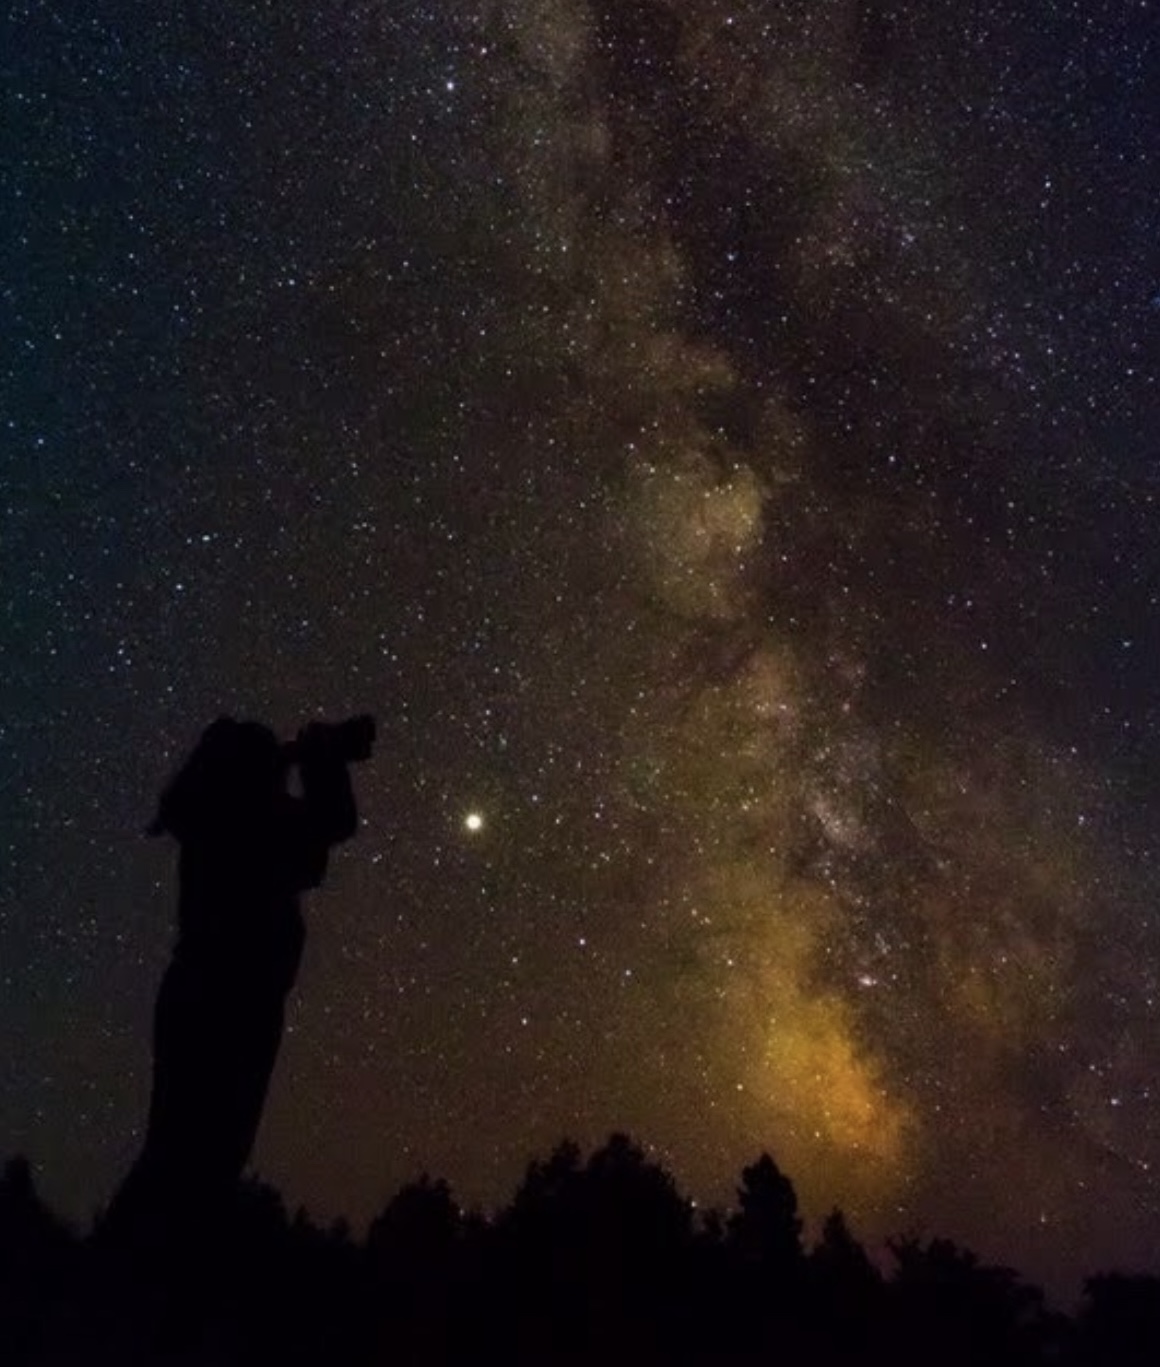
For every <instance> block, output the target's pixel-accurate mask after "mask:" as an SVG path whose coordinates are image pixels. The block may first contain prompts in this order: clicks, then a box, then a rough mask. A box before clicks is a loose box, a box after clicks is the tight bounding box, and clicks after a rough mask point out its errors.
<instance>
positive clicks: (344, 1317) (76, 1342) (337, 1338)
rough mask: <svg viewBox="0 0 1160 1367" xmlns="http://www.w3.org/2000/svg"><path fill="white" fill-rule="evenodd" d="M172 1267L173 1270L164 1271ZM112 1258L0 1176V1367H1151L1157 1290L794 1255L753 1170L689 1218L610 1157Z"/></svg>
mask: <svg viewBox="0 0 1160 1367" xmlns="http://www.w3.org/2000/svg"><path fill="white" fill-rule="evenodd" d="M181 1252H182V1251H181V1250H179V1251H178V1253H179V1255H180V1254H181ZM184 1254H185V1255H186V1256H184V1257H182V1256H178V1257H177V1258H176V1259H175V1260H174V1261H173V1262H172V1263H170V1264H168V1265H165V1264H164V1263H163V1262H162V1263H157V1264H156V1265H149V1264H144V1265H143V1264H142V1263H141V1262H140V1261H138V1262H136V1263H134V1262H131V1261H126V1260H125V1259H123V1258H119V1257H115V1256H113V1254H111V1253H110V1251H109V1250H108V1249H107V1248H106V1247H104V1246H103V1245H102V1243H101V1239H100V1237H99V1229H98V1231H97V1233H96V1235H93V1234H89V1235H87V1236H86V1237H80V1236H78V1235H77V1234H76V1233H75V1232H73V1231H71V1230H69V1229H68V1228H67V1227H66V1226H65V1225H64V1224H63V1223H62V1222H61V1221H60V1220H59V1219H57V1217H56V1216H55V1215H54V1214H53V1213H52V1212H51V1211H50V1210H49V1209H48V1208H47V1207H46V1206H45V1205H44V1203H43V1202H42V1201H41V1200H40V1199H39V1197H38V1195H37V1193H36V1191H35V1187H34V1183H33V1180H32V1176H31V1172H30V1169H29V1165H28V1163H27V1162H26V1161H25V1160H24V1159H21V1158H17V1159H12V1160H10V1161H9V1162H8V1164H7V1165H6V1167H5V1169H4V1172H3V1176H2V1177H0V1362H3V1363H5V1364H13V1367H15V1364H20V1363H37V1364H40V1363H44V1364H49V1363H52V1364H57V1363H61V1364H64V1363H73V1362H76V1363H86V1364H90V1363H104V1362H118V1363H130V1362H140V1363H147V1362H153V1361H156V1362H159V1363H160V1362H183V1363H203V1362H204V1363H207V1364H208V1363H214V1364H218V1363H235V1362H236V1363H239V1364H240V1363H252V1362H263V1361H270V1362H279V1363H282V1364H288V1365H294V1364H308V1363H309V1364H315V1363H317V1364H326V1367H332V1365H333V1367H344V1365H345V1364H372V1363H376V1364H377V1363H381V1364H416V1365H417V1364H423V1365H424V1367H428V1365H430V1367H440V1365H441V1364H469V1363H470V1364H478V1363H481V1362H485V1363H491V1362H495V1363H505V1364H515V1365H517V1367H523V1365H524V1364H526V1365H527V1367H532V1365H533V1364H535V1365H536V1367H553V1365H554V1364H561V1365H563V1364H568V1365H569V1367H583V1365H586V1364H602V1367H608V1365H610V1364H632V1367H651V1365H652V1364H662V1363H663V1364H670V1363H671V1364H674V1365H675V1367H677V1365H680V1364H689V1367H695V1365H696V1364H735V1365H736V1367H748V1364H758V1363H762V1364H786V1365H787V1367H794V1365H796V1364H803V1367H804V1365H805V1364H809V1367H847V1365H849V1367H854V1364H876V1363H884V1364H892V1365H894V1367H920V1364H921V1367H930V1365H931V1364H939V1367H967V1365H968V1364H970V1365H971V1367H976V1365H977V1367H983V1365H984V1364H985V1367H1024V1365H1025V1364H1027V1365H1030V1364H1049V1363H1050V1364H1059V1367H1096V1365H1097V1364H1098V1365H1099V1367H1121V1365H1124V1367H1126V1365H1127V1364H1132V1367H1136V1365H1137V1364H1140V1365H1141V1367H1142V1364H1145V1363H1147V1364H1149V1367H1154V1364H1156V1363H1157V1362H1160V1279H1157V1278H1154V1277H1147V1276H1124V1275H1120V1274H1108V1275H1103V1276H1096V1277H1093V1278H1091V1279H1090V1280H1089V1281H1088V1282H1087V1283H1086V1284H1085V1292H1084V1298H1083V1301H1082V1304H1081V1306H1080V1308H1079V1310H1078V1311H1077V1313H1076V1314H1075V1315H1074V1316H1065V1315H1062V1314H1059V1313H1057V1312H1053V1311H1049V1310H1048V1309H1047V1308H1046V1307H1045V1303H1044V1298H1043V1295H1042V1292H1041V1291H1040V1290H1039V1289H1038V1288H1036V1287H1035V1286H1033V1285H1030V1284H1029V1283H1027V1282H1025V1281H1023V1280H1022V1279H1021V1278H1020V1277H1019V1276H1018V1274H1017V1273H1015V1272H1014V1271H1012V1270H1011V1269H1009V1268H1005V1267H992V1266H987V1265H985V1264H983V1263H982V1262H981V1261H980V1260H979V1259H978V1258H977V1257H976V1256H975V1255H974V1254H972V1253H971V1252H969V1251H968V1250H966V1249H963V1248H960V1247H958V1246H956V1245H955V1244H953V1243H951V1242H949V1241H947V1240H943V1239H933V1240H931V1241H929V1242H923V1241H920V1240H916V1239H898V1240H896V1241H893V1242H892V1243H891V1244H890V1245H889V1266H888V1268H887V1269H886V1270H885V1271H884V1270H882V1269H881V1268H879V1267H878V1266H876V1265H875V1263H874V1262H873V1261H872V1260H871V1259H870V1258H869V1257H868V1256H867V1254H866V1252H865V1250H864V1249H863V1248H862V1246H861V1245H860V1244H859V1243H858V1241H857V1240H856V1239H855V1238H854V1237H853V1235H852V1234H851V1232H850V1230H849V1228H848V1226H847V1224H846V1221H845V1219H844V1218H843V1216H842V1214H841V1213H840V1212H839V1211H835V1212H834V1213H833V1214H832V1215H831V1216H830V1217H829V1219H828V1220H827V1221H826V1222H825V1225H824V1227H823V1230H822V1233H821V1237H820V1239H819V1240H818V1241H817V1243H816V1244H814V1245H813V1246H812V1247H808V1248H807V1247H806V1245H805V1243H804V1241H803V1237H802V1223H801V1220H800V1217H799V1215H798V1208H797V1198H796V1196H795V1193H794V1189H793V1185H792V1183H791V1182H790V1181H789V1179H788V1178H787V1177H786V1176H785V1175H784V1174H783V1173H782V1172H781V1171H780V1170H779V1169H778V1167H777V1165H776V1164H775V1163H774V1162H773V1160H772V1159H771V1158H769V1157H768V1156H767V1155H765V1156H762V1157H761V1158H760V1159H759V1160H758V1161H757V1162H756V1163H754V1164H753V1166H752V1167H748V1168H746V1169H745V1170H744V1172H743V1173H742V1176H741V1184H740V1187H739V1188H738V1192H737V1203H736V1208H735V1209H734V1210H733V1211H732V1212H731V1213H729V1214H723V1213H720V1212H716V1211H710V1212H707V1213H698V1212H697V1211H696V1210H695V1209H694V1208H693V1207H692V1205H691V1204H690V1203H689V1202H688V1201H686V1200H685V1199H684V1198H683V1197H682V1196H681V1195H680V1193H679V1192H678V1191H677V1188H676V1186H675V1184H674V1182H673V1180H672V1178H671V1177H670V1176H669V1174H668V1173H667V1172H665V1170H664V1169H663V1168H662V1167H660V1166H659V1165H657V1164H656V1163H654V1162H652V1161H650V1160H649V1159H648V1157H647V1156H646V1155H645V1154H644V1152H643V1151H642V1150H641V1149H640V1148H639V1147H638V1146H636V1145H635V1144H634V1143H633V1142H632V1141H631V1140H629V1139H628V1138H626V1137H625V1136H623V1135H614V1136H612V1137H611V1138H610V1139H609V1141H608V1143H607V1144H605V1145H604V1146H603V1147H602V1148H600V1149H598V1150H596V1151H595V1152H594V1153H592V1154H591V1155H590V1156H588V1157H587V1158H585V1157H584V1155H583V1154H582V1153H581V1152H580V1150H579V1149H578V1148H577V1147H576V1146H575V1145H573V1144H569V1143H565V1144H562V1145H561V1146H560V1147H559V1148H558V1149H557V1150H556V1151H555V1152H554V1153H553V1154H552V1155H551V1157H550V1158H548V1159H547V1160H546V1161H542V1162H534V1163H532V1164H531V1166H530V1167H529V1168H528V1171H527V1173H526V1175H525V1177H524V1179H523V1181H522V1183H521V1184H520V1186H519V1188H518V1190H517V1191H516V1193H515V1196H514V1197H513V1199H512V1201H511V1203H510V1204H509V1205H508V1206H507V1207H506V1208H505V1209H503V1210H501V1211H500V1212H498V1213H497V1214H495V1215H494V1216H492V1217H489V1218H484V1217H483V1216H480V1215H477V1214H472V1213H468V1212H465V1211H463V1210H461V1209H460V1207H459V1205H458V1204H457V1202H456V1201H455V1198H454V1196H453V1194H452V1192H451V1191H450V1189H449V1187H448V1186H447V1184H446V1183H445V1182H443V1181H441V1180H432V1179H430V1178H428V1177H422V1178H420V1179H419V1180H418V1181H416V1182H414V1183H411V1184H410V1185H408V1186H406V1187H404V1188H403V1189H402V1190H401V1191H400V1192H399V1193H398V1194H397V1195H396V1196H395V1197H394V1198H393V1199H392V1200H391V1201H390V1203H389V1204H388V1205H387V1206H386V1208H385V1209H384V1210H383V1211H382V1213H381V1214H380V1215H379V1216H378V1217H377V1218H376V1219H375V1220H374V1221H373V1222H372V1223H371V1225H370V1227H369V1229H368V1231H367V1235H366V1237H365V1239H363V1240H361V1241H356V1240H355V1239H353V1238H352V1237H351V1234H350V1231H349V1229H348V1228H347V1227H346V1226H345V1225H344V1224H342V1223H339V1224H337V1225H335V1226H333V1227H331V1228H329V1229H320V1228H319V1227H318V1226H316V1225H315V1224H314V1223H312V1222H311V1220H310V1219H309V1218H308V1217H307V1216H306V1215H305V1214H304V1213H303V1212H301V1211H299V1212H298V1214H296V1215H295V1216H293V1217H292V1218H291V1217H290V1216H289V1215H288V1214H287V1211H286V1209H285V1206H284V1204H283V1202H282V1199H281V1197H280V1196H279V1194H278V1192H277V1191H275V1190H274V1189H273V1188H272V1187H270V1186H267V1185H265V1184H263V1183H261V1182H258V1181H250V1182H247V1183H246V1184H244V1185H243V1186H242V1188H241V1189H240V1190H239V1192H238V1195H237V1200H236V1202H235V1203H234V1205H233V1207H232V1208H231V1210H230V1211H229V1212H228V1214H224V1215H223V1216H222V1218H221V1219H220V1221H218V1222H217V1223H216V1224H215V1227H214V1228H212V1229H210V1230H208V1231H207V1232H206V1235H205V1237H204V1239H202V1240H201V1241H200V1242H199V1245H198V1247H197V1248H196V1249H186V1250H184Z"/></svg>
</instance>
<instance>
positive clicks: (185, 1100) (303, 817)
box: [106, 717, 374, 1254]
mask: <svg viewBox="0 0 1160 1367" xmlns="http://www.w3.org/2000/svg"><path fill="white" fill-rule="evenodd" d="M373 737H374V726H373V723H372V722H371V719H370V718H369V717H367V718H356V719H354V720H353V721H351V722H346V723H343V724H342V725H340V726H324V725H321V724H317V723H315V724H312V725H310V726H307V727H306V728H305V729H304V730H302V731H301V732H300V733H299V736H298V739H297V740H296V741H295V742H293V743H292V744H290V745H282V744H280V743H279V742H278V740H277V738H276V736H275V735H274V733H273V732H272V731H270V730H268V729H267V728H266V727H264V726H260V725H258V724H256V723H253V722H237V721H233V720H231V719H229V718H222V719H220V720H218V721H216V722H214V723H213V725H212V726H210V727H209V728H208V730H207V731H206V732H205V733H204V735H203V736H202V737H201V740H200V741H199V742H198V744H197V746H196V747H195V748H194V751H193V753H192V754H191V755H190V757H189V759H188V760H187V761H186V763H185V765H184V766H183V768H182V769H181V771H180V772H179V773H178V775H177V777H176V778H175V779H174V780H173V782H172V783H171V784H170V785H169V787H168V788H167V789H166V790H165V792H164V793H163V794H162V797H161V802H160V806H159V809H158V813H157V817H156V819H155V821H154V822H153V824H152V826H151V827H150V828H149V830H150V834H153V835H160V834H163V833H169V834H171V835H173V836H174V837H175V838H176V839H177V841H178V842H179V844H180V846H181V852H180V862H179V880H180V895H179V903H178V936H177V943H176V947H175V949H174V953H173V959H172V962H171V963H170V965H169V968H168V969H167V970H166V973H165V977H164V979H163V981H162V984H161V990H160V992H159V993H158V997H157V1005H156V1010H155V1013H154V1025H153V1092H152V1098H151V1102H150V1107H149V1124H148V1130H147V1133H146V1137H145V1144H144V1147H143V1150H142V1152H141V1155H140V1157H139V1158H138V1160H137V1162H136V1164H135V1165H134V1167H133V1169H132V1171H131V1172H130V1174H129V1176H128V1177H127V1179H126V1181H125V1183H124V1185H123V1186H122V1187H121V1189H120V1191H119V1192H118V1193H117V1196H116V1198H115V1199H114V1201H113V1204H112V1206H111V1208H110V1211H109V1214H108V1217H107V1221H106V1233H107V1234H108V1235H109V1237H111V1238H112V1239H113V1240H114V1241H115V1242H116V1243H118V1244H126V1245H128V1246H129V1247H131V1248H133V1249H135V1250H136V1251H137V1252H139V1253H140V1252H145V1253H149V1252H152V1251H154V1250H155V1251H157V1252H159V1253H162V1252H167V1251H170V1250H174V1251H176V1249H177V1246H178V1245H184V1246H186V1247H187V1248H188V1251H189V1252H190V1253H191V1254H192V1253H193V1246H195V1245H196V1243H197V1236H198V1234H199V1232H200V1231H204V1230H205V1229H206V1228H207V1227H208V1225H209V1223H210V1222H211V1221H213V1220H214V1219H216V1218H217V1217H218V1216H219V1215H220V1213H221V1212H222V1210H223V1209H224V1206H225V1204H226V1203H227V1202H228V1200H229V1198H230V1196H231V1194H232V1193H233V1192H234V1190H235V1188H236V1184H237V1181H238V1178H239V1176H240V1175H241V1172H242V1169H243V1167H244V1166H245V1163H246V1160H247V1158H248V1157H249V1154H250V1150H251V1149H252V1147H253V1143H254V1138H255V1136H256V1134H257V1130H258V1124H259V1121H260V1120H261V1116H262V1107H263V1105H264V1103H265V1099H266V1090H267V1087H268V1085H269V1082H270V1075H271V1073H272V1072H273V1068H274V1061H275V1059H276V1057H277V1054H278V1046H279V1044H280V1042H281V1038H282V1021H283V1008H284V1004H285V1000H286V995H287V993H288V992H289V991H290V988H291V986H292V985H293V983H294V979H295V977H296V975H297V972H298V964H299V960H300V958H301V955H302V946H303V939H304V928H303V923H302V916H301V913H300V910H299V906H298V895H299V893H301V892H302V891H303V890H305V889H307V888H313V887H317V886H318V885H319V883H321V881H322V878H323V876H324V874H325V872H326V864H327V856H328V853H329V850H330V847H331V846H332V845H334V844H337V843H338V842H339V841H342V840H346V839H348V838H349V837H350V836H352V835H353V834H354V832H355V829H356V826H357V822H358V818H357V814H356V811H355V803H354V796H353V793H352V791H351V785H350V777H349V774H348V772H347V763H348V762H349V761H351V760H355V759H365V758H366V757H367V755H369V753H370V746H371V743H372V741H373ZM295 763H296V764H297V766H298V769H299V773H300V777H301V789H302V796H301V797H296V796H292V795H291V794H290V793H289V792H288V791H287V787H286V780H287V774H288V771H289V769H290V767H291V766H292V765H293V764H295Z"/></svg>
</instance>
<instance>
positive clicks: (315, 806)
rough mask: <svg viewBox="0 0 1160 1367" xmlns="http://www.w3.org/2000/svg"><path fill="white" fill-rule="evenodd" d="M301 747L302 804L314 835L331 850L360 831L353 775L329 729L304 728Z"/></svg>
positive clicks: (299, 764) (301, 734)
mask: <svg viewBox="0 0 1160 1367" xmlns="http://www.w3.org/2000/svg"><path fill="white" fill-rule="evenodd" d="M298 745H299V751H300V758H299V762H298V769H299V772H300V773H301V775H302V800H303V802H304V803H305V806H306V813H307V819H308V822H309V825H310V828H311V831H312V832H313V833H314V834H315V836H316V837H317V838H318V839H319V840H321V841H323V842H324V843H325V844H326V845H328V846H329V845H337V844H338V843H339V842H340V841H343V840H349V839H350V838H351V836H352V835H354V833H355V831H357V830H358V810H357V809H356V807H355V803H354V790H353V788H352V787H351V782H350V772H349V770H348V769H347V765H346V761H345V759H343V757H342V756H341V755H340V754H338V753H337V751H336V750H335V747H334V745H333V744H332V743H331V742H330V731H329V728H327V727H321V726H315V725H311V726H307V727H305V728H303V730H302V731H300V732H299V735H298Z"/></svg>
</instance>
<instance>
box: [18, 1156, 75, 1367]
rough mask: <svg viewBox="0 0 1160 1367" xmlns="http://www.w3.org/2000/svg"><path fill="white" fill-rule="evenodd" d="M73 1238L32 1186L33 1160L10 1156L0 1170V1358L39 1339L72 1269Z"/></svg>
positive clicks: (23, 1352)
mask: <svg viewBox="0 0 1160 1367" xmlns="http://www.w3.org/2000/svg"><path fill="white" fill-rule="evenodd" d="M74 1252H75V1241H74V1238H73V1236H72V1233H71V1231H70V1230H69V1229H68V1227H67V1226H66V1225H65V1224H64V1223H63V1222H62V1221H60V1220H58V1219H57V1217H56V1216H55V1215H54V1214H53V1213H52V1211H50V1210H49V1208H48V1207H47V1206H46V1205H45V1204H44V1202H43V1201H42V1200H41V1199H40V1197H39V1195H38V1194H37V1191H36V1183H35V1182H34V1180H33V1176H32V1165H31V1164H30V1163H29V1161H28V1159H27V1158H25V1157H23V1156H22V1155H18V1156H17V1157H15V1158H10V1159H8V1161H7V1162H6V1163H5V1165H4V1171H3V1173H2V1174H0V1358H2V1360H3V1361H5V1362H13V1363H15V1362H18V1361H20V1360H21V1359H22V1358H24V1357H26V1356H27V1355H29V1354H31V1353H32V1351H33V1350H34V1348H35V1347H36V1346H37V1345H38V1344H39V1343H40V1341H41V1339H42V1337H43V1332H44V1328H45V1322H46V1319H47V1318H48V1312H50V1310H51V1308H52V1305H53V1303H54V1301H55V1300H56V1299H57V1298H58V1297H59V1296H60V1294H61V1292H62V1290H63V1289H64V1288H65V1286H66V1285H67V1282H68V1280H69V1276H70V1273H71V1271H72V1263H73V1255H74Z"/></svg>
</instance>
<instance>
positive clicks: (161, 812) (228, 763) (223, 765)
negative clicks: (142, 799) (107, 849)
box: [148, 717, 285, 841]
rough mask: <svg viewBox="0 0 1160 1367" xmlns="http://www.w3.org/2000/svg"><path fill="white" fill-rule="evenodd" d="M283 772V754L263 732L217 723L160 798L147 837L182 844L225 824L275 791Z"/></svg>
mask: <svg viewBox="0 0 1160 1367" xmlns="http://www.w3.org/2000/svg"><path fill="white" fill-rule="evenodd" d="M284 772H285V756H284V754H283V749H282V746H281V745H280V744H279V743H278V738H277V736H275V734H274V733H273V731H271V730H270V728H269V727H267V726H262V725H261V724H260V723H258V722H240V721H235V720H234V719H233V718H232V717H219V718H218V720H217V721H215V722H214V723H213V724H212V725H211V726H209V727H207V728H206V730H205V731H204V732H203V734H202V737H201V739H200V740H199V741H198V743H197V744H196V745H195V746H194V748H193V752H192V753H191V754H190V756H189V758H188V759H187V760H186V761H185V763H184V764H183V765H182V766H181V768H180V769H179V770H178V772H177V774H176V775H175V777H174V778H173V779H172V780H171V781H170V783H169V784H168V786H167V787H166V788H165V790H164V792H163V793H162V794H161V799H160V801H159V803H158V805H157V815H156V816H155V817H154V819H153V821H152V823H151V824H150V826H149V828H148V833H149V834H150V835H164V834H166V833H168V834H170V835H173V836H175V837H176V838H177V839H178V840H182V841H183V840H187V839H189V838H190V837H191V836H194V835H196V834H197V833H198V832H199V831H205V830H208V829H212V828H214V827H219V828H220V827H221V826H223V825H226V824H229V823H231V822H232V821H233V820H235V819H236V818H237V817H238V816H244V815H245V812H246V810H247V808H249V807H250V806H252V805H253V803H254V801H255V800H256V799H257V800H261V799H262V798H263V797H266V796H268V795H269V794H271V793H273V792H275V791H277V789H278V786H279V785H280V783H281V781H282V776H283V774H284Z"/></svg>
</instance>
